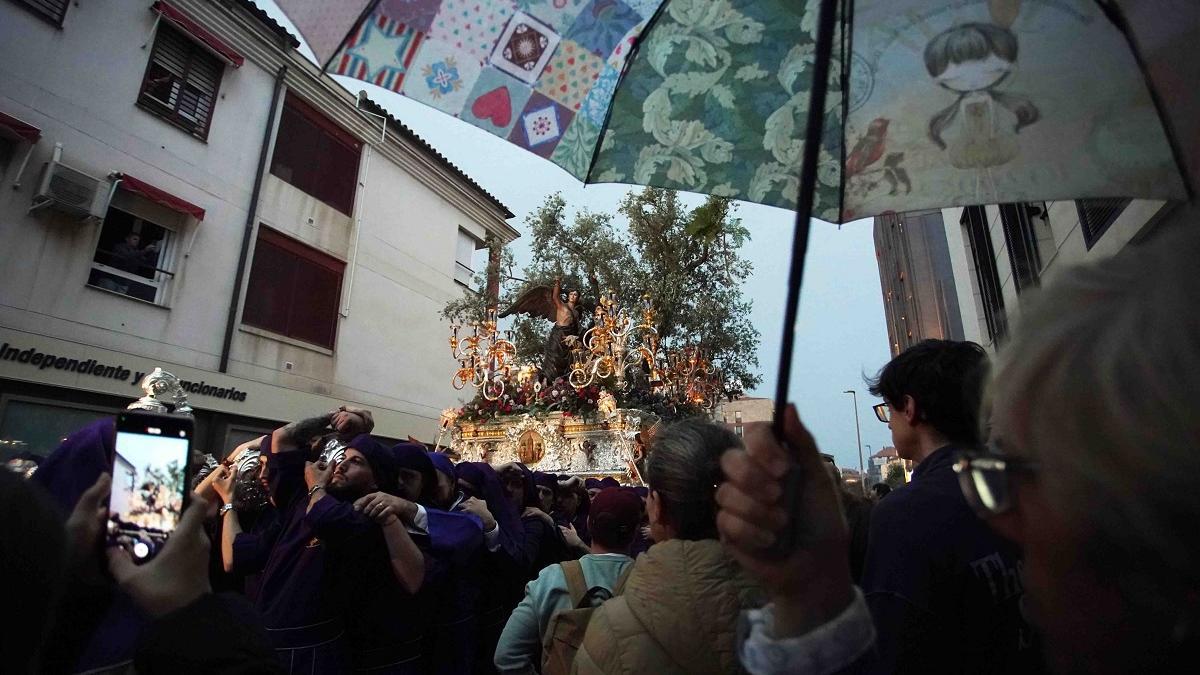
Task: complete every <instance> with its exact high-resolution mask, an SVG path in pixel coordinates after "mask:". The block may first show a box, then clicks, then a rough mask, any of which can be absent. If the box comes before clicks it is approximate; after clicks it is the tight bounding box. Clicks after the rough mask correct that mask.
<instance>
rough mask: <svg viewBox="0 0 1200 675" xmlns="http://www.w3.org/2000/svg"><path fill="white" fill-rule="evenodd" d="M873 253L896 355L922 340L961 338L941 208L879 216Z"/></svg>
mask: <svg viewBox="0 0 1200 675" xmlns="http://www.w3.org/2000/svg"><path fill="white" fill-rule="evenodd" d="M874 220H875V227H874V233H875V257H876V259H877V260H878V262H879V283H880V286H881V288H882V290H883V310H884V314H885V318H886V322H887V329H888V342H889V343H890V345H891V350H892V356H896V355H897V354H899V353H900V352H902V351H904V350H905V349H908V348H909V347H911V346H912V345H914V344H916V343H918V342H920V341H921V340H928V339H942V340H962V339H963V320H962V314H961V312H960V311H959V306H958V303H959V298H958V293H957V291H956V288H955V279H954V268H953V266H952V264H951V259H950V246H949V243H948V241H947V236H946V227H945V225H944V223H943V222H942V213H941V212H940V211H937V210H931V211H914V212H911V213H900V214H887V215H882V216H876V217H875V219H874Z"/></svg>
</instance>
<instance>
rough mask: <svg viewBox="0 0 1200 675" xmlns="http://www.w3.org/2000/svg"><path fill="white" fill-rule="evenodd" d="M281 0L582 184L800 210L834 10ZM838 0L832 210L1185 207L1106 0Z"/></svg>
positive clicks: (362, 70)
mask: <svg viewBox="0 0 1200 675" xmlns="http://www.w3.org/2000/svg"><path fill="white" fill-rule="evenodd" d="M279 4H280V6H281V7H282V8H283V9H284V10H285V11H286V12H287V13H288V15H289V17H290V18H291V19H292V20H293V22H294V23H295V24H296V25H297V27H298V28H299V29H300V30H301V32H302V33H303V34H304V36H305V38H306V39H307V40H308V41H309V44H310V46H311V47H312V48H313V50H314V52H316V54H317V57H318V59H320V60H321V62H322V63H326V64H327V69H328V71H329V72H331V73H334V74H340V75H347V76H350V77H354V78H357V79H361V80H364V81H367V82H372V83H374V84H377V85H380V86H382V87H385V88H387V89H391V90H392V91H395V92H397V93H400V94H402V95H404V96H407V97H410V98H414V99H416V100H418V101H421V102H423V103H425V104H427V105H430V106H432V107H434V108H437V109H438V110H441V111H443V112H445V113H447V114H450V115H453V116H455V117H458V118H459V119H461V120H463V121H465V122H468V123H470V124H472V125H475V126H477V127H479V128H481V129H484V130H486V131H489V132H491V133H493V134H496V135H498V136H500V137H502V138H504V139H506V140H507V141H508V142H510V143H513V144H514V145H517V146H519V147H521V148H523V149H525V150H527V151H529V152H533V153H535V154H537V155H540V156H542V157H545V158H547V159H549V160H550V161H551V162H553V163H555V164H557V165H558V166H560V167H562V168H563V169H564V170H566V171H567V172H568V173H570V174H571V175H573V176H575V177H576V178H579V179H580V180H584V181H587V182H596V183H605V182H619V183H632V184H639V185H655V186H659V187H667V188H672V189H678V190H686V191H691V192H700V193H709V194H716V195H721V196H726V197H731V198H735V199H741V200H745V201H751V202H759V203H763V204H768V205H772V206H779V207H784V208H791V209H795V208H796V205H797V202H796V196H797V191H798V182H799V174H800V164H801V160H802V156H803V147H804V141H805V122H806V119H807V116H808V104H809V96H810V93H811V89H812V88H813V81H814V66H815V55H816V37H817V35H816V33H817V16H818V12H817V11H816V8H817V5H818V4H819V2H818V0H809V1H808V2H803V3H798V2H791V1H788V0H668V1H667V2H659V1H658V0H521V1H519V2H518V1H515V0H469V1H468V0H375V1H374V2H370V1H364V0H346V1H344V2H317V1H316V0H280V2H279ZM833 4H834V5H836V6H837V7H838V10H837V13H838V14H837V19H836V26H835V32H834V38H833V46H832V50H831V55H830V57H831V70H830V77H829V81H828V97H827V99H826V100H827V105H826V110H825V119H824V125H823V128H824V133H823V134H822V135H821V140H822V147H821V152H820V157H819V164H818V180H817V186H816V195H815V207H814V212H813V215H815V216H817V217H819V218H821V219H823V220H827V221H831V222H843V221H847V220H851V219H855V218H861V217H865V216H870V215H876V214H880V213H888V212H902V211H911V210H917V209H925V208H936V207H944V206H958V205H969V204H981V203H1002V202H1016V201H1034V200H1038V201H1042V200H1054V199H1074V198H1084V197H1144V198H1154V199H1170V198H1180V197H1183V196H1184V195H1185V191H1184V189H1183V183H1182V181H1181V179H1180V177H1179V173H1178V170H1177V168H1176V163H1175V160H1174V158H1173V156H1172V151H1171V147H1170V145H1169V144H1168V143H1167V139H1166V136H1165V134H1164V132H1163V127H1162V124H1161V123H1160V121H1159V118H1158V113H1157V112H1156V110H1155V107H1154V104H1153V101H1152V98H1151V96H1150V94H1149V91H1148V90H1147V87H1146V84H1145V80H1144V75H1143V72H1142V70H1141V68H1140V67H1139V65H1138V63H1137V60H1136V59H1135V57H1134V54H1133V53H1132V51H1131V50H1130V48H1129V44H1128V41H1127V37H1126V36H1125V35H1124V34H1123V33H1122V32H1121V30H1120V29H1119V28H1118V26H1117V25H1116V24H1115V23H1114V22H1113V21H1112V20H1111V18H1110V16H1109V14H1108V13H1106V11H1105V9H1104V8H1103V7H1102V5H1101V4H1100V3H1098V2H1097V1H1096V0H1061V1H1059V2H1054V3H1044V2H1031V1H1030V0H1024V1H1022V0H956V1H954V2H949V1H942V2H930V1H929V0H855V1H854V2H843V1H840V0H839V1H838V2H834V3H833ZM339 33H340V35H339ZM635 46H636V47H637V49H636V50H635V49H634V47H635ZM635 53H636V57H634V58H632V59H631V56H632V55H633V54H635ZM847 55H849V56H847ZM622 73H624V75H623V76H622ZM618 83H619V84H620V86H619V87H618V86H617V85H618Z"/></svg>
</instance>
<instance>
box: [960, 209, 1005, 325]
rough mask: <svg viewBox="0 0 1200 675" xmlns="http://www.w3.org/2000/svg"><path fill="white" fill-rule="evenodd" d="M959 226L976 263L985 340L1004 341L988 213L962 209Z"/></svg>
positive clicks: (1003, 318) (1001, 304) (1002, 298)
mask: <svg viewBox="0 0 1200 675" xmlns="http://www.w3.org/2000/svg"><path fill="white" fill-rule="evenodd" d="M959 223H960V224H961V225H962V226H963V227H964V228H965V229H966V230H967V241H968V242H970V245H971V259H972V261H973V262H974V263H975V277H976V283H977V284H978V287H979V296H980V300H981V302H982V304H983V316H984V320H985V322H986V323H987V329H988V336H989V337H990V338H991V339H992V341H993V342H999V341H1000V340H1002V339H1004V336H1005V334H1006V333H1007V332H1008V328H1007V321H1006V319H1005V315H1004V296H1002V295H1001V294H1000V275H999V273H998V272H997V271H996V251H995V249H994V248H993V247H992V237H991V235H990V234H989V233H988V224H987V213H986V212H985V211H984V209H983V207H982V206H968V207H967V208H965V209H963V215H962V219H961V220H960V221H959Z"/></svg>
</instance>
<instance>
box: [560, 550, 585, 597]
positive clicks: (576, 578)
mask: <svg viewBox="0 0 1200 675" xmlns="http://www.w3.org/2000/svg"><path fill="white" fill-rule="evenodd" d="M558 566H559V567H561V568H562V573H563V577H564V578H566V580H567V592H568V593H570V594H571V607H573V608H578V607H579V603H581V602H583V600H584V597H585V596H587V592H588V587H587V580H586V579H584V577H583V566H582V565H580V564H579V561H578V560H568V561H566V562H561V563H559V564H558Z"/></svg>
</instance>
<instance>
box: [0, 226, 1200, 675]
mask: <svg viewBox="0 0 1200 675" xmlns="http://www.w3.org/2000/svg"><path fill="white" fill-rule="evenodd" d="M1196 259H1200V237H1197V236H1195V235H1194V234H1191V233H1185V234H1177V235H1171V236H1164V237H1162V238H1161V240H1160V241H1157V242H1154V243H1151V244H1147V245H1144V246H1140V247H1133V248H1131V249H1129V250H1127V251H1126V252H1123V253H1122V254H1120V255H1119V256H1117V257H1116V258H1114V259H1113V260H1110V261H1107V262H1106V263H1105V264H1104V266H1103V267H1098V266H1089V267H1080V268H1077V269H1074V270H1070V271H1067V272H1064V273H1062V274H1061V275H1060V277H1059V278H1057V279H1056V280H1054V281H1053V282H1052V283H1050V284H1047V286H1046V287H1045V288H1044V289H1043V290H1042V291H1041V292H1040V296H1039V297H1037V298H1035V299H1034V300H1032V301H1031V302H1029V304H1028V309H1026V310H1025V311H1024V314H1023V315H1022V320H1021V323H1020V325H1019V326H1018V327H1017V329H1016V331H1015V333H1014V334H1013V335H1012V337H1011V339H1010V341H1009V343H1008V344H1006V345H1005V346H1004V347H1003V349H1002V350H1001V351H1000V354H999V356H998V360H997V362H996V364H995V366H994V367H993V366H992V365H991V364H990V359H989V357H988V355H987V353H986V352H985V351H984V350H983V349H982V348H980V347H979V346H978V345H975V344H972V343H966V342H953V341H926V342H923V343H921V344H918V345H916V346H914V347H912V348H911V349H909V350H907V351H905V352H903V353H902V354H900V355H899V356H897V357H896V358H894V359H893V360H892V361H891V362H889V363H888V364H887V365H886V366H884V367H883V369H882V370H881V371H880V372H879V374H878V375H877V376H876V377H875V378H873V379H872V380H871V382H870V387H871V391H872V393H873V394H875V395H876V396H878V397H879V398H881V399H882V400H883V401H884V405H885V408H884V409H885V410H886V414H884V415H883V416H884V417H885V418H886V420H887V423H888V426H889V427H890V429H891V433H892V438H893V441H894V445H895V447H896V448H897V451H898V453H899V455H900V457H901V458H903V459H906V460H910V461H911V462H912V463H913V464H914V466H915V469H914V471H913V476H912V480H911V482H910V483H908V484H906V485H904V486H902V487H899V488H897V489H894V490H891V491H890V494H886V496H882V495H880V498H878V499H877V500H867V499H866V498H864V497H863V496H862V495H859V494H854V493H851V492H847V491H846V490H845V484H844V482H842V481H841V480H839V479H837V477H836V469H835V468H833V467H832V465H831V464H830V463H829V462H828V461H826V459H825V458H824V457H823V456H822V454H821V453H820V452H819V450H818V448H817V447H816V444H815V442H814V441H813V438H812V437H811V435H810V434H809V433H808V432H807V430H806V429H805V428H804V426H803V424H802V423H801V421H800V418H799V416H798V415H797V412H796V410H795V408H794V407H788V408H787V409H786V410H784V411H781V412H782V425H781V430H780V431H775V430H773V429H772V428H771V427H770V426H769V425H756V424H751V425H747V427H746V431H745V435H744V437H739V436H737V435H735V434H733V433H732V432H731V431H730V430H729V429H728V428H726V427H724V426H722V425H717V424H713V423H711V422H707V421H703V420H685V421H680V422H676V423H674V424H673V425H670V426H668V427H666V428H665V429H663V430H662V431H660V432H659V433H657V434H656V435H655V436H654V439H653V442H652V446H651V448H650V451H649V452H648V453H647V458H646V464H645V470H644V472H643V475H644V476H645V481H646V485H645V486H644V487H632V486H622V485H620V484H618V483H617V481H615V480H613V479H611V478H606V479H604V480H603V481H597V480H595V479H591V480H588V481H580V480H579V478H577V477H570V476H555V475H550V474H541V473H538V472H535V471H531V470H530V469H529V468H527V467H525V466H524V465H521V464H507V465H503V466H497V467H493V466H491V465H489V464H486V463H477V462H463V463H458V464H455V463H453V462H452V461H451V459H450V458H449V457H448V456H447V455H445V454H441V453H437V452H430V451H429V450H428V449H427V448H426V447H425V446H422V445H420V444H416V443H401V444H399V445H396V446H394V447H390V448H389V447H386V446H384V445H381V444H380V443H379V442H378V441H377V440H375V439H374V438H373V437H372V436H371V435H370V432H371V431H372V428H373V422H372V418H371V414H370V412H368V411H366V410H362V409H358V408H351V407H342V408H339V409H338V410H336V411H333V412H330V413H327V414H324V415H320V416H316V417H313V418H309V419H304V420H300V421H297V422H294V423H291V424H288V425H286V426H284V427H282V428H280V429H278V430H276V431H275V432H273V433H272V434H270V435H269V436H265V437H263V438H261V439H258V440H256V441H254V442H252V443H248V444H246V445H245V446H241V447H239V448H237V449H236V450H234V451H233V452H232V453H230V455H229V456H228V457H226V458H224V459H223V461H221V462H220V463H215V464H213V465H210V466H209V467H208V468H207V469H206V470H205V471H201V472H199V473H198V474H197V475H196V480H195V482H194V485H193V486H192V487H193V490H194V491H193V495H192V504H191V506H190V507H189V508H188V509H187V511H186V513H185V514H184V517H183V519H182V522H181V523H180V525H179V526H178V528H177V530H176V531H175V532H174V533H173V535H172V536H171V538H170V540H169V541H168V542H167V544H166V545H165V547H164V548H163V549H162V550H161V552H160V553H159V554H158V556H157V557H155V558H154V559H153V560H151V561H150V562H148V563H146V564H141V565H136V564H134V563H133V561H132V560H131V559H130V557H129V555H128V554H127V553H125V552H124V551H123V550H122V549H121V548H119V547H117V548H113V549H109V550H104V548H103V541H102V540H103V537H102V536H101V530H102V527H103V521H104V519H105V517H106V516H107V497H106V495H107V492H108V489H109V482H110V479H109V477H108V471H109V470H110V467H111V461H112V455H113V452H114V430H113V423H112V420H102V421H100V422H97V423H94V424H91V425H89V426H87V427H85V428H84V429H82V430H80V431H78V432H77V433H75V434H73V435H72V436H71V437H69V438H68V439H67V440H66V441H65V442H64V443H63V444H62V446H61V447H60V448H58V449H57V450H56V451H55V452H54V453H53V454H52V455H51V456H50V457H49V458H47V460H46V461H45V462H43V464H42V466H41V467H40V468H39V469H38V470H37V472H36V473H34V474H33V477H32V478H31V479H30V480H23V479H21V478H19V477H17V476H16V475H15V474H10V473H5V474H4V475H2V476H0V481H2V483H3V484H2V485H0V488H2V489H0V504H2V505H3V508H4V509H5V515H6V517H5V518H3V519H0V522H3V526H2V528H3V529H2V530H0V537H2V542H3V555H2V556H0V561H2V564H3V569H2V570H0V571H2V572H3V573H4V578H6V579H8V580H10V584H9V586H10V593H9V597H10V607H11V608H12V610H11V611H12V612H14V613H15V614H16V615H17V616H18V617H19V620H18V621H17V622H16V623H15V624H10V626H15V627H14V628H12V629H10V630H6V631H3V632H0V644H2V647H3V652H2V658H3V663H4V670H5V672H96V671H103V670H105V669H110V670H111V669H116V670H121V669H128V668H133V669H134V670H136V671H137V672H167V671H172V672H201V671H204V672H245V673H249V672H287V673H301V672H303V673H340V672H372V673H495V672H498V673H537V672H541V673H546V674H549V673H567V672H572V673H656V674H657V673H700V674H705V673H732V672H743V671H746V672H750V673H756V674H757V673H772V674H774V673H815V674H818V675H828V674H831V673H840V672H862V673H910V672H922V673H951V672H955V673H1038V672H1055V673H1075V672H1088V673H1123V672H1139V673H1148V672H1177V671H1179V670H1181V669H1185V667H1186V664H1187V663H1190V662H1192V660H1193V657H1192V654H1193V653H1194V650H1195V648H1196V646H1197V627H1198V626H1200V549H1197V548H1196V547H1195V546H1194V545H1192V544H1188V543H1187V542H1188V541H1190V540H1191V538H1190V537H1189V536H1188V535H1189V533H1190V528H1191V527H1192V526H1193V524H1194V523H1195V522H1196V520H1197V517H1200V503H1198V500H1197V499H1196V497H1195V495H1194V491H1192V490H1191V489H1190V487H1191V483H1192V481H1193V475H1194V474H1195V471H1196V470H1197V469H1200V465H1198V460H1197V455H1196V453H1195V452H1194V450H1195V448H1196V446H1197V443H1198V442H1200V415H1197V414H1196V411H1195V404H1194V402H1193V400H1192V395H1193V392H1194V391H1196V387H1197V386H1198V384H1200V348H1198V347H1200V317H1198V316H1197V314H1196V313H1195V312H1194V311H1192V308H1193V306H1194V299H1195V298H1196V297H1200V275H1196V274H1195V273H1194V270H1193V267H1194V263H1193V261H1194V260H1196ZM331 449H333V451H331Z"/></svg>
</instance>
